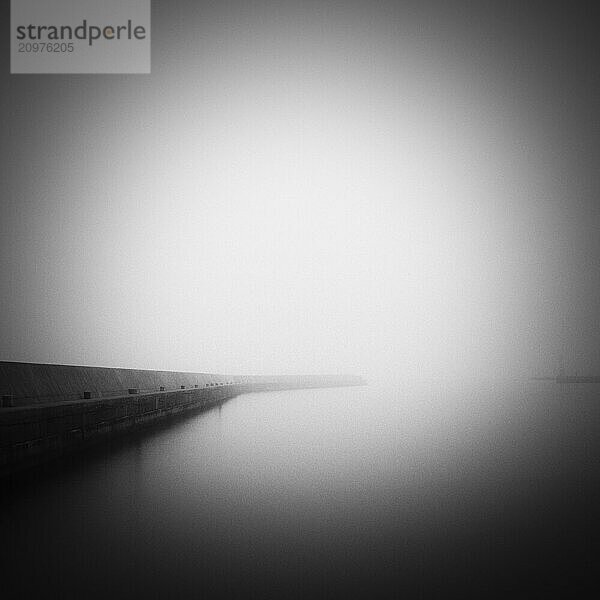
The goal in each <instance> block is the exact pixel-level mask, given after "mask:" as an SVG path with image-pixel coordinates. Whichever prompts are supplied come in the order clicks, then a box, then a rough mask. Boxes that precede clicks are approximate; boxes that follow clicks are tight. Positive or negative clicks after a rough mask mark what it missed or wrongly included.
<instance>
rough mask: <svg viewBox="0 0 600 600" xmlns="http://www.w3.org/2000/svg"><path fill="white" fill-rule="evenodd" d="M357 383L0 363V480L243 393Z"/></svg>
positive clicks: (345, 378)
mask: <svg viewBox="0 0 600 600" xmlns="http://www.w3.org/2000/svg"><path fill="white" fill-rule="evenodd" d="M362 383H363V382H362V381H361V380H360V378H358V377H351V376H332V375H316V376H280V377H245V376H230V375H218V374H208V373H178V372H172V371H146V370H135V369H110V368H103V367H77V366H68V365H41V364H29V363H7V362H0V393H1V394H2V398H3V403H2V406H0V476H2V475H6V474H9V473H11V472H14V471H17V470H21V469H24V468H27V467H31V466H35V465H37V464H40V463H43V462H46V461H48V460H51V459H53V458H56V457H59V456H61V455H63V454H65V453H68V452H71V451H75V450H77V449H80V448H82V447H85V446H88V445H91V444H94V443H97V442H99V441H101V440H105V439H108V438H110V437H111V436H114V435H117V434H123V433H126V432H128V431H133V430H135V429H139V428H141V427H145V426H148V425H150V424H152V423H155V422H157V421H160V420H162V419H166V418H168V417H170V416H173V415H176V414H178V413H183V412H187V411H192V410H202V409H204V408H208V407H210V406H213V405H215V404H218V403H220V402H223V401H224V400H227V399H228V398H232V397H234V396H237V395H239V394H242V393H246V392H259V391H270V390H281V389H299V388H311V387H312V388H316V387H338V386H346V385H361V384H362ZM161 388H164V389H161Z"/></svg>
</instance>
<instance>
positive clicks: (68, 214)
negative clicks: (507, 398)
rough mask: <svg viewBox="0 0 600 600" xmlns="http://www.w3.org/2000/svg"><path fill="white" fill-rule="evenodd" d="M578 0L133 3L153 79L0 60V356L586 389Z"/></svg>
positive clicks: (598, 358) (583, 73)
mask: <svg viewBox="0 0 600 600" xmlns="http://www.w3.org/2000/svg"><path fill="white" fill-rule="evenodd" d="M8 4H9V3H8V2H5V3H3V5H2V17H3V22H6V26H8V22H9V12H8V10H9V9H8ZM577 6H578V8H577V9H574V8H573V5H572V3H566V2H564V3H549V2H527V3H524V2H496V3H491V2H448V1H445V2H422V1H420V2H404V3H402V2H398V3H391V2H372V1H371V2H362V3H361V2H347V3H326V2H325V3H324V2H273V3H250V2H240V3H227V2H215V3H213V4H210V3H202V2H192V1H191V0H189V1H188V0H186V1H179V0H169V1H168V2H167V1H164V2H159V1H158V0H153V16H152V74H151V75H80V76H72V75H38V76H36V75H12V76H11V75H9V56H8V45H7V44H5V46H6V47H5V49H4V52H3V53H2V84H1V85H2V88H1V97H0V102H1V104H0V144H1V146H2V149H1V152H2V160H1V164H0V202H1V204H0V249H1V253H0V291H1V306H2V310H1V311H0V359H4V360H24V361H35V362H59V363H75V364H90V365H106V366H123V367H137V368H160V369H174V370H199V371H217V372H232V373H285V372H335V371H350V372H357V373H363V374H366V375H377V374H379V373H394V374H397V375H398V376H401V377H406V376H419V377H429V376H432V375H433V376H439V375H441V376H443V377H456V376H463V375H465V374H475V375H481V374H483V375H488V374H491V373H495V374H500V375H505V374H516V375H523V374H525V375H529V374H538V373H546V372H549V371H554V370H555V369H556V368H557V367H558V365H559V364H560V361H561V358H560V357H561V355H564V356H565V364H566V366H567V368H569V369H573V370H575V369H577V370H579V371H580V372H581V371H594V370H595V371H600V344H599V342H600V331H599V325H598V315H600V301H599V298H598V291H599V290H600V285H599V283H600V269H599V265H600V242H599V238H600V236H599V235H598V232H599V231H600V204H599V203H598V199H599V198H600V195H599V194H598V190H599V183H600V181H599V175H598V168H597V166H598V158H599V141H600V131H599V127H598V114H597V108H598V105H599V100H600V88H599V81H598V68H597V66H596V64H595V61H596V60H597V56H598V55H599V54H598V52H599V50H600V48H599V47H598V46H599V44H598V42H597V41H596V37H597V32H596V21H595V20H594V19H593V18H592V10H591V8H590V9H587V8H586V3H578V4H577ZM589 6H590V7H592V6H593V3H590V4H589Z"/></svg>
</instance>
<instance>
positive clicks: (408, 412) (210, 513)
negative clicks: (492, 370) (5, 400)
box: [0, 384, 600, 598]
mask: <svg viewBox="0 0 600 600" xmlns="http://www.w3.org/2000/svg"><path fill="white" fill-rule="evenodd" d="M599 436H600V394H599V392H598V388H594V387H590V386H588V387H586V386H574V387H572V388H568V389H567V388H561V387H560V386H556V385H555V384H531V385H530V384H521V385H513V386H505V387H502V388H495V389H491V388H490V389H480V390H478V391H472V390H457V391H454V392H450V391H448V390H447V389H446V390H440V389H437V388H436V387H435V386H432V387H430V388H426V389H423V388H422V389H419V390H416V389H413V390H408V389H403V388H394V389H385V388H377V387H364V388H346V389H332V390H301V391H291V392H272V393H265V394H248V395H243V396H239V397H237V398H235V399H233V400H230V401H228V402H226V403H225V404H223V405H222V406H221V407H218V408H214V409H212V410H210V411H208V412H205V413H201V414H197V415H194V416H191V417H189V418H187V419H184V420H179V421H177V422H174V423H171V424H170V425H169V426H168V427H162V428H159V429H153V430H150V431H146V432H144V433H143V434H140V435H136V436H135V437H133V438H132V439H129V440H127V441H126V442H123V441H122V442H119V443H113V444H112V445H110V446H103V447H101V448H96V449H94V450H93V451H92V452H89V453H86V455H85V456H84V457H78V458H74V459H70V460H65V461H61V462H60V463H58V464H56V465H54V466H53V467H52V468H49V469H45V470H44V471H42V472H39V473H36V474H35V475H33V476H32V475H29V476H28V477H27V478H24V479H23V480H19V481H17V482H15V483H14V484H13V485H12V486H11V487H10V488H9V489H6V490H5V493H4V494H3V500H2V516H1V517H0V519H1V520H0V526H1V532H2V540H3V542H2V553H3V555H2V563H1V568H2V586H3V588H4V589H3V594H2V596H3V597H15V598H28V597H63V598H67V597H74V598H75V597H76V598H88V597H103V598H115V597H146V598H148V597H161V598H162V597H167V595H168V597H172V598H178V597H196V598H201V597H205V598H208V597H232V598H233V597H236V598H237V597H240V598H241V597H256V598H265V597H279V598H287V597H299V598H314V597H329V598H337V597H349V596H350V595H351V596H353V597H395V596H397V595H398V594H399V593H400V592H404V591H410V592H411V593H412V594H411V595H410V596H409V597H415V596H416V595H417V594H419V595H421V596H432V597H448V595H449V594H450V592H457V591H458V592H461V593H462V594H463V595H464V596H466V595H471V594H473V595H478V596H479V597H482V595H483V596H484V597H489V596H490V595H492V592H494V591H495V592H497V593H498V594H499V595H502V596H505V597H506V596H508V597H518V596H521V595H522V596H523V597H531V593H532V591H533V590H535V591H536V592H538V593H540V594H541V595H545V594H548V593H549V592H550V591H557V590H562V589H570V590H571V591H573V590H574V589H575V588H577V587H578V586H579V587H581V586H583V585H584V584H585V583H587V582H588V581H591V579H592V577H593V576H594V570H595V569H596V568H597V567H598V566H600V561H598V554H599V552H600V551H599V549H598V544H597V542H598V540H599V539H600V537H599V536H598V533H599V531H600V526H599V522H600V518H599V513H600V508H598V507H600V502H599V500H600V498H599V493H598V489H599V487H600V486H598V483H599V480H600V445H599V444H598V441H599V440H600V437H599ZM10 590H12V594H11V592H10ZM59 590H60V593H59ZM7 591H8V594H7Z"/></svg>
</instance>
